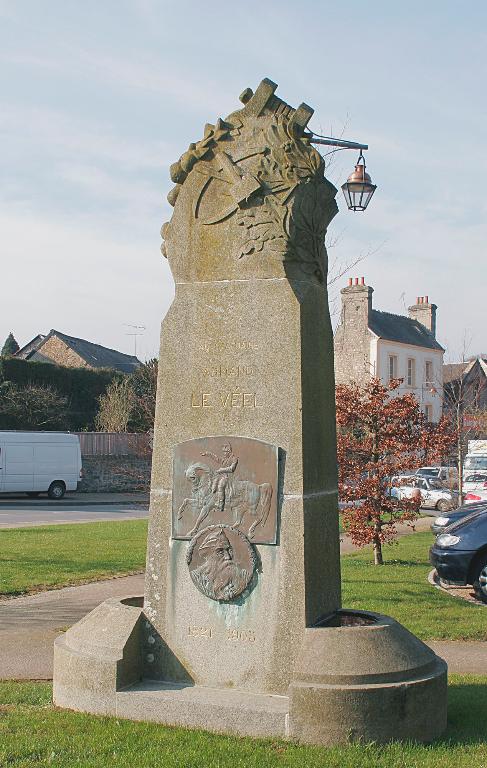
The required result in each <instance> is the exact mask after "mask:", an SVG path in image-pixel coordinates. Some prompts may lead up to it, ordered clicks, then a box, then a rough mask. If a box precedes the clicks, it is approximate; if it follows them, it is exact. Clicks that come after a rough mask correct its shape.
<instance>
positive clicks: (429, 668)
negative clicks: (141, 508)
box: [54, 598, 447, 745]
mask: <svg viewBox="0 0 487 768" xmlns="http://www.w3.org/2000/svg"><path fill="white" fill-rule="evenodd" d="M144 620H145V617H144V616H143V613H142V608H141V600H140V599H137V598H130V599H127V600H121V601H120V600H116V599H111V600H107V601H106V602H105V603H102V604H101V605H100V606H98V608H96V609H95V610H94V611H92V612H91V613H90V614H88V615H87V616H86V617H85V618H84V619H82V620H81V621H80V622H78V624H75V625H74V626H73V627H72V628H71V629H69V630H68V631H67V632H66V634H65V635H62V636H61V637H59V638H58V639H57V640H56V643H55V649H54V703H55V704H56V705H58V706H61V707H65V708H69V709H74V710H77V711H83V712H91V713H93V714H104V715H114V716H116V717H123V718H129V719H132V720H144V721H152V722H159V723H164V724H167V725H174V726H183V727H186V728H204V729H205V730H209V731H214V732H219V733H230V734H235V735H238V736H251V737H272V738H276V737H277V738H283V739H292V740H295V741H298V742H302V743H309V744H322V745H332V744H340V743H349V742H351V741H358V740H360V741H365V742H370V741H376V742H382V743H384V742H388V741H392V740H414V741H422V742H428V741H432V740H433V739H434V738H436V737H438V736H440V735H441V733H442V732H443V730H444V728H445V727H446V684H447V668H446V664H445V662H444V661H442V659H440V658H439V657H437V656H436V655H435V654H434V653H433V651H431V649H430V648H428V647H427V646H426V645H424V643H422V642H421V641H420V640H418V639H417V638H416V637H414V635H412V634H411V633H410V632H408V631H407V630H406V629H404V627H402V626H401V625H400V624H398V623H397V622H396V621H394V620H393V619H390V618H389V617H386V616H380V615H379V614H374V613H370V612H365V611H361V612H359V611H343V610H342V611H338V612H336V613H335V614H333V615H332V616H330V617H328V618H327V619H325V620H323V621H322V622H320V626H317V627H314V628H310V629H307V630H306V631H305V637H304V642H303V646H302V649H301V654H300V658H299V660H298V663H297V666H296V669H295V672H294V679H293V681H292V683H291V685H290V686H289V696H280V695H270V694H259V693H249V692H248V691H239V690H228V689H221V688H209V687H206V686H201V685H182V684H176V683H161V682H156V681H149V680H142V679H141V678H142V669H143V659H142V652H141V649H142V632H141V627H142V621H144Z"/></svg>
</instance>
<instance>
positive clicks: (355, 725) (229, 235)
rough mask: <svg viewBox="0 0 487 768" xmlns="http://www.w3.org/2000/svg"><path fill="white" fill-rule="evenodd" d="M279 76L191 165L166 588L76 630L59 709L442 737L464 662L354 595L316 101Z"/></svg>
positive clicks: (173, 228)
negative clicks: (343, 522)
mask: <svg viewBox="0 0 487 768" xmlns="http://www.w3.org/2000/svg"><path fill="white" fill-rule="evenodd" d="M275 91H276V85H275V84H274V83H272V82H271V81H270V80H263V81H262V82H261V83H260V85H259V86H258V88H257V89H256V91H255V93H253V92H252V91H251V90H250V89H247V90H245V91H244V92H243V93H242V95H241V97H240V101H241V102H242V104H243V106H242V107H241V108H240V109H238V110H237V111H235V112H233V113H232V114H231V115H229V116H228V117H226V118H225V119H224V120H221V119H219V120H217V121H216V123H215V124H214V125H206V126H205V129H204V135H203V138H202V139H200V140H199V141H197V142H196V143H193V144H190V145H189V148H188V150H187V151H186V152H185V153H184V154H183V155H182V157H181V158H180V159H179V160H178V162H176V163H175V164H174V165H173V166H172V167H171V178H172V180H173V182H174V184H175V186H174V187H173V189H172V190H171V192H170V193H169V195H168V200H169V202H170V203H171V205H172V206H173V207H174V212H173V215H172V218H171V221H170V222H169V223H167V224H164V226H163V228H162V236H163V240H164V244H163V253H164V255H166V256H167V258H168V259H169V264H170V267H171V270H172V273H173V276H174V281H175V284H176V294H175V299H174V302H173V304H172V306H171V308H170V309H169V311H168V313H167V315H166V317H165V319H164V322H163V325H162V334H161V351H160V365H159V384H158V393H157V412H156V421H155V429H154V453H153V468H152V485H151V509H150V528H149V536H148V548H147V571H146V574H147V575H146V588H145V596H144V600H143V604H142V600H141V599H140V600H138V599H137V598H129V599H127V600H121V601H118V600H108V601H106V602H105V603H103V604H102V605H101V606H99V607H98V608H97V609H96V610H94V611H93V612H92V613H90V614H89V615H88V616H87V617H85V618H84V619H83V620H82V621H81V622H79V623H78V624H77V625H75V626H74V627H72V628H71V629H70V630H68V632H66V634H65V635H63V636H62V637H61V638H59V639H58V640H57V641H56V645H55V672H54V700H55V702H56V704H58V705H60V706H64V707H69V708H72V709H79V710H83V711H89V712H98V713H112V714H116V715H117V716H119V717H129V718H134V719H144V720H155V721H159V722H163V723H170V724H183V725H187V726H194V727H203V728H207V729H210V730H216V731H223V732H231V733H237V734H242V735H255V736H265V735H270V736H282V737H285V738H294V739H298V740H301V741H303V742H311V743H321V744H328V743H337V742H340V741H346V740H347V739H350V738H352V739H353V738H364V739H366V740H371V739H375V740H378V741H384V740H388V739H391V738H417V739H420V740H429V739H431V738H433V737H435V736H436V735H438V734H439V733H441V731H442V730H443V728H444V725H445V717H446V704H445V701H446V699H445V692H446V666H445V664H444V662H442V661H441V660H440V659H439V658H438V657H436V656H435V655H434V654H433V652H432V651H430V650H429V649H428V648H427V647H426V646H425V645H423V644H422V643H421V642H420V641H419V640H417V639H416V638H414V637H413V636H412V635H411V634H410V633H409V632H407V631H406V630H405V629H403V628H402V627H401V626H400V625H399V624H397V623H396V622H394V621H393V620H392V619H389V618H387V617H383V616H378V615H376V614H371V613H367V612H353V611H343V610H342V609H341V601H340V558H339V554H340V553H339V532H338V506H337V471H336V440H335V412H334V377H333V339H332V332H331V325H330V318H329V312H328V299H327V287H326V276H327V255H326V250H325V246H324V239H325V233H326V228H327V226H328V224H329V222H330V221H331V219H332V218H333V217H334V216H335V214H336V212H337V205H336V202H335V194H336V189H335V188H334V186H333V185H332V184H331V183H330V182H329V181H327V179H326V178H325V176H324V162H323V159H322V157H321V156H320V154H319V153H318V152H317V151H316V150H315V149H314V147H313V146H312V144H311V143H310V134H309V132H308V131H307V129H306V127H307V123H308V121H309V119H310V117H311V115H312V113H313V112H312V109H311V108H310V107H308V106H307V105H306V104H301V106H299V107H298V108H297V109H294V108H292V107H290V106H289V105H288V104H286V103H285V102H284V101H282V100H281V99H280V98H278V97H277V96H276V95H275Z"/></svg>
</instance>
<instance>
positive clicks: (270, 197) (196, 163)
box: [161, 79, 337, 283]
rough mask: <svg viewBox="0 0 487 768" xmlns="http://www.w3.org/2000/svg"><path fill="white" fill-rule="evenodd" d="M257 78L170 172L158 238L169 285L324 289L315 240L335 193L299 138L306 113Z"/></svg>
mask: <svg viewBox="0 0 487 768" xmlns="http://www.w3.org/2000/svg"><path fill="white" fill-rule="evenodd" d="M276 88H277V86H276V84H275V83H273V82H272V81H270V80H267V79H266V80H263V81H262V82H261V83H260V85H259V86H258V88H257V90H256V92H255V93H252V91H251V90H250V89H249V88H247V89H246V90H245V91H244V92H243V93H242V95H241V96H240V100H241V101H242V102H243V103H244V107H243V108H242V109H239V110H237V111H236V112H233V113H232V114H231V115H229V116H228V117H226V118H225V120H221V119H219V120H217V122H216V124H215V125H206V126H205V130H204V136H203V138H202V139H201V140H200V141H198V142H197V143H193V144H190V145H189V148H188V150H187V151H186V152H185V153H184V154H183V155H182V156H181V157H180V159H179V160H178V161H177V162H176V163H174V164H173V165H172V166H171V178H172V180H173V181H174V182H175V186H174V187H173V189H172V190H171V191H170V192H169V194H168V200H169V202H170V204H171V205H172V206H174V213H173V216H172V218H171V221H170V222H168V223H166V224H164V225H163V227H162V230H161V234H162V237H163V239H164V241H165V242H164V244H163V247H162V250H163V253H164V255H167V257H168V258H169V263H170V266H171V269H172V272H173V275H174V278H175V280H176V282H198V281H206V280H225V279H226V280H231V279H251V278H259V277H260V278H266V277H283V276H287V277H288V278H290V279H295V280H296V279H299V280H306V281H312V282H316V283H324V282H325V279H326V271H327V263H326V250H325V247H324V238H325V233H326V228H327V226H328V224H329V222H330V221H331V219H332V218H333V216H334V215H335V214H336V212H337V205H336V202H335V194H336V189H335V187H334V186H333V185H332V184H331V183H330V182H329V181H327V179H325V177H324V162H323V159H322V157H321V155H320V154H319V153H318V152H317V151H316V150H315V149H314V147H313V146H312V145H311V144H310V142H309V138H307V136H306V134H305V128H306V125H307V123H308V121H309V119H310V118H311V116H312V114H313V110H312V109H311V108H310V107H308V106H307V105H306V104H301V106H300V107H298V108H297V109H293V108H292V107H290V106H289V105H288V104H286V103H285V102H283V101H281V99H279V98H277V96H275V95H274V92H275V90H276Z"/></svg>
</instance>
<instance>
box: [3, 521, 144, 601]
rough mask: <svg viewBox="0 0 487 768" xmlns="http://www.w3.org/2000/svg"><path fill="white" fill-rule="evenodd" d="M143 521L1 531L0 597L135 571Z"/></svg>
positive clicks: (141, 554)
mask: <svg viewBox="0 0 487 768" xmlns="http://www.w3.org/2000/svg"><path fill="white" fill-rule="evenodd" d="M146 538H147V521H146V520H122V521H120V522H119V521H118V520H116V521H114V522H100V523H83V524H73V525H46V526H39V527H34V528H11V529H3V530H0V595H20V594H22V593H24V592H32V591H38V590H42V589H52V588H54V587H60V586H63V585H68V584H80V583H82V582H84V581H96V580H97V579H102V578H104V577H110V576H118V575H120V574H124V573H133V572H134V571H140V570H141V569H143V568H144V566H145V548H146Z"/></svg>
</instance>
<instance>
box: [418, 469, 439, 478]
mask: <svg viewBox="0 0 487 768" xmlns="http://www.w3.org/2000/svg"><path fill="white" fill-rule="evenodd" d="M418 475H422V476H423V477H438V470H437V469H434V467H422V468H421V469H418Z"/></svg>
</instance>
